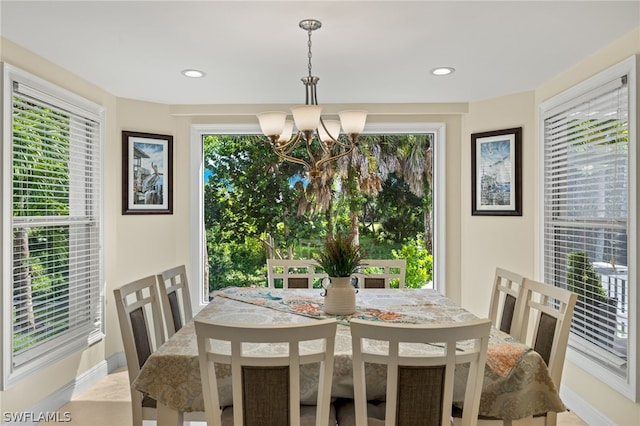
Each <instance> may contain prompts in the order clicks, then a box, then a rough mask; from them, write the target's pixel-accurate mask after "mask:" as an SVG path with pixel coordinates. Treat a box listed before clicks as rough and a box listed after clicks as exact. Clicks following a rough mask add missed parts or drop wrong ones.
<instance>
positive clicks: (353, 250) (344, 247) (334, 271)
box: [316, 233, 363, 277]
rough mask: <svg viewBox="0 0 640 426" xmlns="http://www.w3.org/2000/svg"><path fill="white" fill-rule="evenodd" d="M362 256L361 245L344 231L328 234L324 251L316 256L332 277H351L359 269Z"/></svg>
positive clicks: (324, 269)
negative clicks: (354, 241)
mask: <svg viewBox="0 0 640 426" xmlns="http://www.w3.org/2000/svg"><path fill="white" fill-rule="evenodd" d="M362 258H363V256H362V252H361V251H360V246H359V245H357V244H354V243H353V241H352V240H351V238H349V236H348V235H347V234H344V233H336V234H335V235H329V236H327V238H326V239H325V242H324V251H323V252H321V253H319V254H318V255H317V256H316V260H317V261H318V264H319V265H320V267H321V268H322V270H323V271H324V272H325V273H326V274H327V275H329V276H330V277H350V276H351V274H353V273H355V272H357V271H358V268H359V267H360V262H361V261H362Z"/></svg>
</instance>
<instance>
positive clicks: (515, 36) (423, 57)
mask: <svg viewBox="0 0 640 426" xmlns="http://www.w3.org/2000/svg"><path fill="white" fill-rule="evenodd" d="M0 14H1V26H0V33H1V34H2V36H3V37H5V38H7V39H9V40H11V41H13V42H15V43H17V44H18V45H20V46H22V47H24V48H26V49H29V50H31V51H33V52H35V53H36V54H38V55H40V56H42V57H44V58H46V59H48V60H50V61H52V62H54V63H56V64H58V65H59V66H61V67H63V68H65V69H67V70H69V71H71V72H73V73H75V74H77V75H78V76H80V77H82V78H84V79H86V80H88V81H89V82H92V83H94V84H96V85H98V86H99V87H102V88H103V89H105V90H107V91H108V92H110V93H112V94H114V95H116V96H119V97H125V98H134V99H140V100H147V101H153V102H161V103H167V104H265V103H286V104H292V103H303V102H304V88H303V86H302V83H301V82H300V77H303V76H305V75H306V74H307V73H308V69H307V34H306V32H305V31H303V30H302V29H300V28H299V27H298V22H299V21H300V20H302V19H307V18H314V19H319V20H320V21H322V28H321V29H319V30H317V31H315V32H314V33H313V36H312V43H313V49H312V51H313V58H312V65H313V74H314V75H316V76H318V77H320V82H319V84H318V100H319V103H321V104H322V103H401V102H402V103H405V102H408V103H411V102H470V101H477V100H482V99H488V98H492V97H496V96H502V95H507V94H510V93H518V92H523V91H528V90H533V89H535V88H537V87H538V86H540V85H541V84H542V83H544V82H546V81H548V80H549V79H551V78H553V77H554V76H556V75H558V74H560V73H561V72H563V71H565V70H567V69H569V68H571V67H572V66H574V65H575V64H577V63H578V62H580V61H582V60H583V59H585V58H587V57H589V56H590V55H591V54H593V53H594V52H597V51H598V50H600V49H602V48H603V47H605V46H607V45H608V44H610V43H611V42H612V41H614V40H616V39H618V38H620V37H621V36H623V35H625V34H627V33H629V32H630V31H632V30H633V29H634V28H637V27H639V26H640V0H636V1H622V2H615V1H584V2H583V1H567V2H552V1H529V2H525V1H499V2H486V1H466V2H463V1H448V2H444V1H443V2H436V1H411V2H402V1H357V0H355V1H340V2H338V1H326V0H325V1H281V2H274V1H254V2H250V1H238V0H236V1H104V2H100V1H68V2H63V1H53V0H49V1H39V2H38V1H25V0H22V1H10V0H2V1H1V2H0ZM438 66H451V67H454V68H456V72H455V73H454V74H453V75H451V76H447V77H435V76H432V75H430V73H429V71H430V70H431V69H432V68H435V67H438ZM185 68H197V69H201V70H203V71H205V72H206V74H207V75H206V77H205V78H203V79H188V78H186V77H183V76H182V75H181V74H180V71H181V70H183V69H185Z"/></svg>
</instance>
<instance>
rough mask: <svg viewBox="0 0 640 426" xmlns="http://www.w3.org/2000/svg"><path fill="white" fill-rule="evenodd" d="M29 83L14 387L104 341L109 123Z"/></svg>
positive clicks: (21, 124)
mask: <svg viewBox="0 0 640 426" xmlns="http://www.w3.org/2000/svg"><path fill="white" fill-rule="evenodd" d="M19 74H20V73H17V75H18V76H17V77H16V76H13V79H12V84H11V88H12V93H11V128H12V133H11V157H10V158H11V163H10V164H9V166H10V167H11V169H12V176H11V188H12V200H11V228H12V229H11V235H12V237H13V247H12V248H13V250H12V256H11V262H12V265H13V267H12V275H11V281H12V286H11V292H12V294H11V295H10V298H11V301H12V303H11V311H12V318H11V334H12V336H13V338H12V341H11V351H10V354H11V365H10V366H9V368H8V369H9V377H11V375H12V374H16V373H17V372H20V371H27V370H33V369H35V368H37V366H41V365H42V362H43V358H44V359H47V358H49V360H51V359H54V358H55V356H56V354H57V356H62V355H64V354H66V353H69V352H71V351H73V350H78V349H79V348H82V347H86V346H88V345H89V344H91V343H92V342H94V341H96V340H97V339H100V338H101V337H102V336H103V326H102V323H103V301H102V288H101V287H102V279H101V270H102V262H101V241H100V238H101V213H100V212H101V210H100V209H101V199H102V195H101V163H102V160H101V155H102V152H101V126H102V122H101V121H102V120H101V117H100V114H99V113H98V112H97V111H91V110H87V109H86V108H85V106H84V105H83V104H82V102H77V103H75V104H74V103H73V100H72V101H71V102H70V101H68V100H66V99H64V97H60V96H57V95H58V93H55V91H54V93H51V92H50V91H47V90H46V89H44V90H43V89H42V88H40V87H38V88H36V87H32V86H31V85H30V84H25V83H23V82H21V81H20V79H19ZM5 291H6V290H5ZM5 332H6V330H5ZM5 353H7V352H5ZM5 371H6V366H5ZM5 387H6V382H5Z"/></svg>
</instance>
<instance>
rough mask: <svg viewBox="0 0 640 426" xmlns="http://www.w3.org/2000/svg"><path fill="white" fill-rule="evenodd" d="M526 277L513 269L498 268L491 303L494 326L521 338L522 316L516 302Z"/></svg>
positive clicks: (490, 309)
mask: <svg viewBox="0 0 640 426" xmlns="http://www.w3.org/2000/svg"><path fill="white" fill-rule="evenodd" d="M523 279H524V277H523V276H522V275H520V274H517V273H515V272H512V271H508V270H506V269H502V268H496V274H495V278H494V281H493V293H492V295H491V301H490V304H489V318H490V319H491V321H492V323H493V325H494V327H496V328H498V329H500V330H502V331H504V332H505V333H509V334H510V335H512V336H513V337H514V338H516V339H519V338H520V323H521V322H522V320H521V318H520V317H519V316H518V315H515V313H516V304H517V301H518V299H519V298H520V294H521V292H522V280H523Z"/></svg>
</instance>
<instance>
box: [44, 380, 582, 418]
mask: <svg viewBox="0 0 640 426" xmlns="http://www.w3.org/2000/svg"><path fill="white" fill-rule="evenodd" d="M130 403H131V399H130V393H129V379H128V377H127V371H126V369H125V368H121V369H118V370H116V371H114V372H113V373H111V374H109V375H108V376H107V377H105V378H104V379H102V380H101V381H100V382H98V383H97V384H96V385H95V386H93V387H91V388H90V389H88V390H87V391H85V392H84V393H82V394H81V395H79V396H78V397H76V398H74V399H73V400H72V401H71V402H69V403H68V404H66V405H64V406H62V407H61V408H60V409H59V410H58V411H59V412H60V413H65V412H68V413H70V415H71V421H70V422H66V423H64V424H65V425H67V426H127V425H130V424H131V406H130ZM153 425H155V422H147V421H145V422H144V426H153ZM204 425H205V423H202V422H192V423H191V426H204ZM580 425H586V423H585V422H583V421H582V420H581V419H579V418H578V417H577V416H576V415H575V414H573V413H570V412H565V413H561V414H560V415H559V416H558V426H580ZM38 426H60V423H52V422H41V423H39V424H38Z"/></svg>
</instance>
